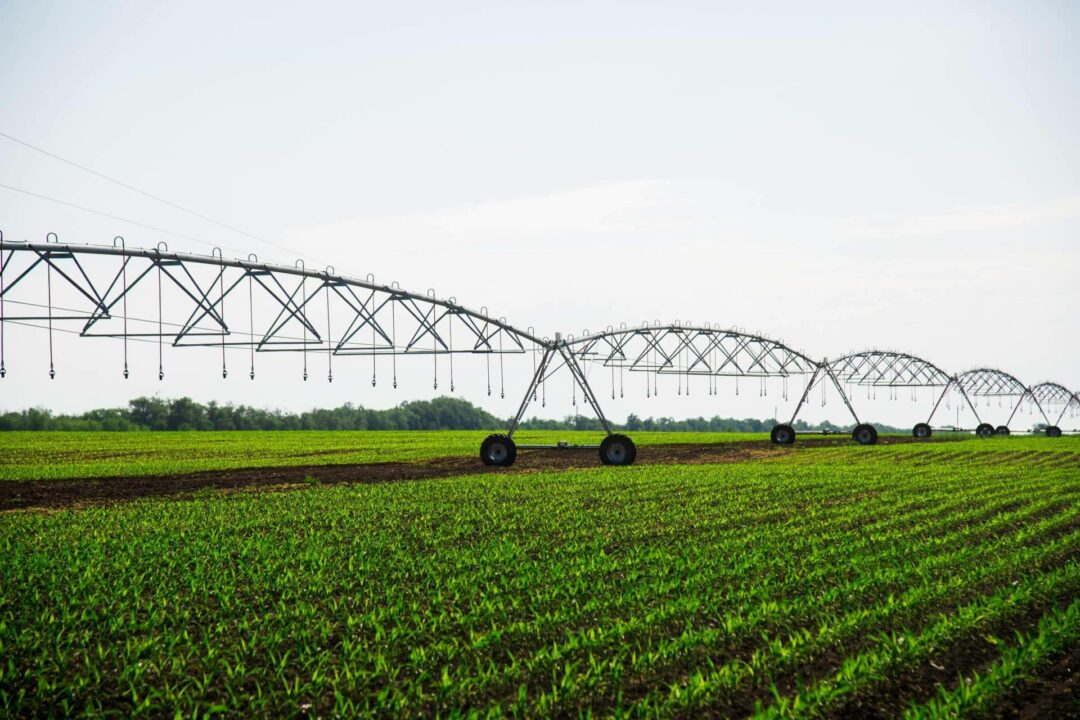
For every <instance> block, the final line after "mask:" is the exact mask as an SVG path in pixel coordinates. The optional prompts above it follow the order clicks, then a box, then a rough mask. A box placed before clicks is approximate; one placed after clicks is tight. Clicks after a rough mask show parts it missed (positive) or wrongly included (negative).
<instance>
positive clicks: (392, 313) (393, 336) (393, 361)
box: [390, 297, 454, 390]
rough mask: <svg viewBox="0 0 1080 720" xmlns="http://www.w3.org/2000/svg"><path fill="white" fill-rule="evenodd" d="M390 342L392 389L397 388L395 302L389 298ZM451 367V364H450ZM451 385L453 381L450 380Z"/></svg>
mask: <svg viewBox="0 0 1080 720" xmlns="http://www.w3.org/2000/svg"><path fill="white" fill-rule="evenodd" d="M390 344H391V345H393V346H394V348H393V350H394V351H393V352H392V353H390V369H391V371H392V373H393V375H394V389H395V390H397V302H396V301H395V300H394V299H393V298H392V297H391V298H390ZM451 367H453V366H451ZM450 384H451V385H453V384H454V381H453V380H451V381H450Z"/></svg>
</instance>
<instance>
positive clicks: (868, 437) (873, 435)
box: [851, 423, 877, 445]
mask: <svg viewBox="0 0 1080 720" xmlns="http://www.w3.org/2000/svg"><path fill="white" fill-rule="evenodd" d="M851 437H852V439H853V440H855V442H857V443H859V444H860V445H876V444H877V430H876V429H875V428H874V426H873V425H869V424H867V423H863V424H862V425H859V426H858V427H856V428H855V429H854V430H852V431H851Z"/></svg>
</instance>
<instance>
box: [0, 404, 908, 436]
mask: <svg viewBox="0 0 1080 720" xmlns="http://www.w3.org/2000/svg"><path fill="white" fill-rule="evenodd" d="M508 422H509V421H508V420H507V419H504V418H499V417H496V416H495V415H492V414H491V413H489V412H487V411H486V410H484V409H482V408H479V407H476V406H475V405H473V404H472V403H470V402H468V401H466V400H461V399H458V398H450V397H439V398H435V399H434V400H414V401H410V402H404V403H402V404H400V405H398V406H397V407H393V408H388V409H385V410H373V409H370V408H365V407H361V406H358V405H353V404H351V403H345V404H344V405H342V406H341V407H337V408H330V409H316V410H308V411H306V412H301V413H292V412H284V411H282V410H266V409H263V408H256V407H250V406H248V405H233V404H225V405H219V404H218V403H216V402H213V401H211V402H209V403H207V404H205V405H204V404H202V403H197V402H195V401H194V400H192V399H191V398H187V397H181V398H176V399H162V398H157V397H139V398H135V399H134V400H132V401H131V402H129V403H128V405H127V407H125V408H102V409H98V410H90V411H88V412H84V413H81V414H78V415H65V414H54V413H52V412H50V411H49V410H46V409H42V408H31V409H29V410H22V411H17V412H6V413H0V432H2V431H13V430H104V431H115V432H123V431H139V430H177V431H180V430H503V429H505V428H506V426H507V424H508ZM775 424H776V421H775V420H757V419H754V418H746V419H742V420H740V419H736V418H722V417H719V416H714V417H712V418H704V417H697V418H686V419H683V420H676V419H674V418H668V417H660V418H651V417H649V418H644V419H642V418H640V417H638V416H637V415H633V414H631V415H630V416H629V417H628V418H627V420H626V422H625V423H622V424H620V425H618V426H617V427H618V429H620V430H625V431H627V432H633V431H639V430H644V431H660V432H665V431H666V432H768V431H769V430H770V429H771V428H772V426H773V425H775ZM822 427H827V428H828V429H831V430H836V431H842V430H843V429H845V428H842V427H840V426H836V425H832V424H831V423H827V422H826V423H822V424H821V425H816V426H813V427H811V426H810V425H807V424H806V423H805V422H803V421H801V420H800V421H799V422H797V423H796V424H795V429H796V430H803V431H805V430H810V429H820V428H822ZM521 428H522V429H525V430H600V429H601V427H600V422H599V421H598V420H597V419H596V418H594V417H586V416H583V415H575V416H567V417H565V418H563V419H561V420H544V419H540V418H533V419H531V420H526V421H525V422H523V423H522V424H521ZM878 429H879V431H882V432H889V431H891V430H892V428H884V427H882V426H878Z"/></svg>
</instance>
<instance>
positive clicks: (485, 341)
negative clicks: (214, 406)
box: [0, 233, 1080, 466]
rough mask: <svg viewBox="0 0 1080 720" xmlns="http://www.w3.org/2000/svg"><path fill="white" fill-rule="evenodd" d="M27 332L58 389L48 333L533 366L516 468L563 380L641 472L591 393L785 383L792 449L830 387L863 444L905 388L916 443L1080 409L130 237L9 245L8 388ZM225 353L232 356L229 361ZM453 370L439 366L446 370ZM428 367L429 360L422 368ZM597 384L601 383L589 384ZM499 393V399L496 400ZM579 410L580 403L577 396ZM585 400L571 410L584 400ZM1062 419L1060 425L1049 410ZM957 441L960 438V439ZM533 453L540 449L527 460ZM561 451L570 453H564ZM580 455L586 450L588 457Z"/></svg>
mask: <svg viewBox="0 0 1080 720" xmlns="http://www.w3.org/2000/svg"><path fill="white" fill-rule="evenodd" d="M16 325H21V326H32V327H38V328H41V329H43V330H45V331H46V332H47V334H48V350H49V376H50V377H55V376H56V373H57V365H56V362H55V360H56V358H55V357H54V352H53V348H54V344H53V335H54V333H57V332H65V333H74V334H77V335H79V336H80V337H104V338H112V339H115V340H117V341H119V342H120V343H122V344H123V354H124V368H123V374H124V377H125V378H126V377H128V373H129V370H128V363H127V357H128V343H129V342H144V343H146V342H150V343H154V344H156V345H157V348H158V353H157V354H158V379H159V380H164V378H165V374H166V368H165V365H164V354H163V348H164V346H165V345H168V346H170V347H174V348H185V347H201V348H204V349H211V350H213V349H216V351H217V352H219V353H220V357H221V374H222V376H223V377H227V376H228V375H229V372H230V362H231V363H232V364H235V363H236V356H237V353H236V352H235V351H237V350H239V351H241V352H240V353H239V354H240V355H242V356H244V362H242V363H241V368H240V370H241V372H244V373H245V374H247V375H248V376H249V377H250V378H251V379H254V378H255V375H256V356H257V355H258V354H260V353H269V352H287V353H297V354H299V355H301V356H302V357H303V363H302V366H303V379H304V380H307V379H308V377H309V364H310V372H311V373H314V372H316V369H315V368H316V367H318V368H319V370H318V372H320V373H321V372H322V371H323V370H325V373H326V379H327V380H328V381H332V380H333V377H334V368H335V365H334V361H335V360H338V361H339V362H341V361H344V359H345V358H349V357H353V356H357V357H361V358H363V357H367V358H369V359H370V361H371V366H370V369H371V371H372V384H373V385H374V384H375V383H376V381H377V377H376V364H375V359H376V358H378V357H380V356H386V357H388V358H391V368H390V372H391V375H392V377H391V381H392V382H393V384H394V387H397V358H404V357H408V356H414V357H419V358H423V357H426V358H427V360H426V362H430V363H432V368H433V371H434V379H433V385H434V388H435V389H438V387H439V377H440V369H441V370H442V372H444V373H445V377H447V378H448V380H449V385H448V386H449V388H450V389H451V390H453V389H454V358H455V356H458V357H459V358H460V357H461V356H463V355H465V356H472V357H476V356H480V357H484V358H485V362H486V363H487V365H488V377H489V382H488V394H491V380H490V378H491V375H492V364H493V363H498V366H497V369H496V372H497V373H498V377H502V362H503V358H505V357H507V356H511V355H523V354H530V355H531V356H532V375H531V380H530V382H529V385H528V387H527V389H526V392H525V394H524V396H523V397H522V400H521V403H520V405H519V406H518V410H517V413H516V414H515V416H514V418H513V419H512V420H511V423H510V426H509V428H508V430H507V432H506V433H505V434H497V435H492V436H490V437H488V438H487V439H486V440H485V441H484V443H483V444H482V446H481V449H480V458H481V461H482V462H484V463H485V464H488V465H495V466H508V465H511V464H513V462H514V459H515V458H516V456H517V450H518V449H519V446H517V445H516V444H515V442H514V439H513V436H514V433H515V431H516V430H517V428H518V426H519V424H520V422H521V420H522V418H523V417H524V415H525V412H526V410H527V409H528V407H529V405H530V403H532V402H535V401H537V399H538V391H540V390H541V389H542V388H544V387H545V383H546V382H547V380H548V379H549V378H550V377H551V376H552V375H553V374H555V373H557V372H561V371H566V373H567V374H568V375H569V376H570V377H571V379H572V381H573V387H574V388H575V392H576V391H580V392H581V396H582V399H583V401H584V403H585V404H586V405H588V406H589V407H590V408H591V409H592V411H593V412H594V413H595V414H596V416H597V418H598V419H599V420H600V423H601V425H602V426H603V428H604V430H605V433H606V437H605V439H604V441H603V442H602V443H600V445H599V446H589V447H592V448H593V449H596V450H599V454H600V459H601V462H603V463H605V464H609V465H628V464H631V463H633V461H634V458H635V456H636V448H635V446H634V443H633V442H632V441H631V440H630V438H628V437H626V436H625V435H621V434H618V433H616V432H614V430H613V428H612V425H611V423H610V422H609V421H608V419H607V417H606V416H605V415H604V413H603V410H602V409H601V402H600V397H599V396H598V394H597V391H596V388H599V387H601V384H602V380H603V379H605V378H610V394H611V398H612V399H614V398H615V397H616V395H618V396H619V397H622V396H624V394H625V393H626V392H627V388H628V386H632V382H631V380H630V378H632V377H637V378H644V380H645V383H644V385H645V387H644V391H645V392H644V394H645V395H646V397H649V396H652V395H656V394H658V392H659V389H660V388H659V384H658V383H657V379H658V378H659V377H660V376H674V377H675V378H676V379H677V382H678V386H677V390H676V392H677V393H678V394H683V393H684V392H685V393H686V394H687V395H689V394H690V393H691V391H692V390H691V388H692V386H693V387H694V390H693V392H696V393H704V394H706V395H717V394H719V383H720V380H721V378H734V381H735V392H736V394H738V392H739V385H738V383H739V379H740V378H741V379H744V380H745V381H747V383H748V384H749V385H750V388H748V389H749V390H750V391H751V392H752V391H753V385H754V384H755V383H757V384H758V392H759V394H761V395H766V394H768V381H769V380H777V381H778V382H779V384H780V386H781V387H780V394H781V396H782V398H783V399H784V400H785V401H786V400H788V398H789V381H792V380H795V381H796V382H797V383H798V384H800V385H801V394H800V393H799V390H798V389H795V392H794V393H792V397H794V396H795V395H799V398H798V401H797V403H796V405H795V409H794V413H793V414H792V416H791V420H790V421H789V422H788V423H783V424H780V425H777V426H776V427H774V428H773V430H772V440H773V442H774V443H777V444H781V445H788V444H791V443H793V442H794V441H795V435H796V433H795V430H794V424H795V420H796V419H797V417H798V414H799V412H800V410H801V409H802V407H803V406H804V405H806V404H808V402H809V398H810V396H811V393H812V391H814V390H815V389H820V390H821V392H822V403H823V404H824V402H825V390H826V388H828V387H832V388H834V389H835V391H836V392H837V393H838V394H839V396H840V398H841V400H842V401H843V404H844V406H845V407H846V409H847V411H848V412H849V413H850V414H851V416H852V418H853V419H854V421H855V430H854V431H853V433H852V436H853V438H854V439H855V441H857V442H859V443H861V444H866V445H870V444H874V443H875V442H876V441H877V431H876V430H875V429H874V427H873V426H872V425H869V424H867V423H863V422H861V421H860V419H859V416H858V414H857V413H856V410H855V407H854V405H853V400H855V399H856V396H857V390H856V389H865V390H866V391H867V393H868V396H869V397H873V396H874V395H875V394H876V391H877V390H878V389H883V388H884V389H887V391H888V392H890V393H891V394H898V393H899V392H900V391H901V390H904V389H907V390H910V391H911V392H913V393H914V392H915V390H916V389H917V388H923V387H925V388H931V389H933V391H934V392H935V393H937V390H938V389H940V394H939V395H938V398H937V401H936V403H935V405H934V410H933V411H932V412H931V414H930V417H929V418H927V421H926V422H925V423H919V424H918V425H916V426H915V428H914V429H913V431H912V432H913V434H914V435H915V436H916V437H930V435H931V433H932V427H931V425H930V423H931V421H932V420H933V416H934V414H935V413H936V412H937V410H938V407H939V405H940V404H941V401H942V400H943V399H944V398H945V396H946V395H947V394H949V393H950V392H956V393H958V394H959V395H960V396H961V397H962V398H963V400H964V401H965V402H966V403H967V405H968V406H969V407H970V408H971V410H972V411H973V412H974V413H975V417H976V419H977V421H978V427H977V428H975V432H976V433H977V434H979V435H980V436H983V437H989V436H990V435H994V434H1007V433H1008V432H1009V428H1008V423H1006V424H1005V425H1003V426H999V427H997V428H994V427H993V426H991V425H989V424H988V423H984V422H983V421H982V420H981V418H980V417H979V413H978V410H977V407H976V405H977V403H976V400H977V399H978V398H986V397H997V398H999V399H1002V398H1008V399H1010V400H1012V399H1015V405H1014V406H1013V409H1012V415H1010V417H1009V421H1010V422H1011V420H1012V418H1013V417H1014V416H1015V414H1016V411H1017V410H1018V409H1019V408H1020V406H1021V405H1022V404H1023V403H1024V402H1030V403H1032V404H1033V405H1034V406H1035V407H1037V408H1038V410H1039V412H1040V414H1041V415H1042V417H1043V419H1044V420H1046V425H1047V431H1046V433H1047V434H1048V435H1050V436H1058V435H1060V434H1061V430H1060V428H1059V427H1058V425H1059V423H1060V422H1061V420H1062V418H1064V417H1065V414H1066V413H1067V412H1069V411H1072V412H1074V413H1075V412H1076V411H1077V410H1078V409H1080V396H1078V395H1077V394H1075V393H1072V392H1070V391H1069V390H1067V389H1066V388H1064V387H1062V386H1061V385H1057V384H1055V383H1042V384H1040V385H1037V386H1035V387H1033V388H1029V387H1027V386H1025V385H1024V384H1023V383H1021V382H1020V381H1019V380H1018V379H1016V378H1015V377H1013V376H1012V375H1010V374H1008V373H1005V372H1003V371H1000V370H994V369H990V368H978V369H975V370H969V371H967V372H965V373H961V374H959V375H950V374H948V373H946V372H945V371H944V370H942V369H941V368H939V367H938V366H936V365H934V364H933V363H931V362H929V361H927V360H924V359H922V358H918V357H915V356H913V355H908V354H905V353H901V352H896V351H892V350H889V351H882V350H868V351H865V352H859V353H852V354H849V355H844V356H841V357H839V358H836V359H833V360H831V361H830V360H828V359H822V360H814V359H812V358H811V357H810V356H809V355H807V354H806V353H803V352H801V351H797V350H794V349H792V348H791V347H790V346H789V345H787V344H785V343H784V342H783V341H781V340H776V339H772V338H770V337H769V336H767V335H760V334H752V333H746V332H743V331H742V330H736V329H730V328H724V327H721V326H716V325H711V324H709V323H705V324H703V325H694V324H691V323H672V324H666V325H665V324H660V323H658V322H657V323H653V324H651V325H650V324H648V323H643V324H642V325H640V326H626V325H622V326H620V327H618V328H615V327H610V326H609V327H608V328H607V329H605V330H604V331H602V332H597V333H590V332H588V331H585V332H584V333H582V334H581V335H580V336H576V337H575V336H573V335H566V336H565V337H564V336H563V335H562V334H560V333H556V334H555V338H554V340H551V339H549V338H547V337H539V336H537V334H536V333H535V332H534V331H533V329H532V328H527V329H524V330H523V329H521V328H518V327H516V326H514V325H511V324H510V323H508V322H507V321H506V319H505V318H503V317H493V316H491V315H490V314H489V313H488V310H487V308H480V309H479V310H474V309H470V308H467V307H465V306H463V305H460V304H459V303H458V302H457V300H456V299H455V298H453V297H450V298H445V299H444V298H440V297H438V296H436V294H435V292H434V291H433V290H428V291H427V292H425V293H416V292H410V291H408V290H405V289H403V288H401V287H400V286H399V285H398V284H397V283H391V284H389V285H386V284H380V283H377V282H376V281H375V278H374V277H373V276H371V275H368V276H367V277H366V278H363V279H358V278H352V277H348V276H345V275H341V274H338V273H337V272H336V271H335V270H334V268H333V267H327V268H324V269H322V270H315V269H308V268H306V267H305V266H304V264H303V262H302V261H300V260H298V261H297V262H296V263H295V264H294V265H276V264H272V263H266V262H261V261H259V259H258V258H257V257H255V256H254V255H250V256H248V257H247V258H246V259H230V258H226V257H224V256H223V254H222V253H221V251H220V250H218V249H216V248H215V250H214V252H213V253H212V254H211V255H197V254H189V253H177V252H170V251H169V249H168V247H167V246H166V245H165V244H164V243H161V244H159V245H158V247H157V248H152V249H147V248H133V247H127V246H126V244H125V242H124V240H123V238H119V237H118V238H116V239H115V240H114V241H113V243H112V244H111V245H67V244H61V243H60V242H58V241H57V238H56V236H55V235H54V234H52V233H50V234H49V235H48V236H47V237H46V241H45V242H42V243H34V242H11V241H7V240H4V239H3V234H2V233H0V378H3V377H6V376H7V374H8V367H7V365H6V364H5V357H4V353H5V351H6V350H7V348H6V346H5V333H4V329H5V327H7V326H16ZM227 350H232V351H234V352H231V353H227V352H226V351H227ZM440 358H442V359H443V360H442V365H440ZM414 362H423V360H414ZM590 369H591V370H592V372H593V373H594V374H595V373H596V371H597V370H599V374H601V376H602V378H601V381H600V382H598V381H597V380H596V378H595V377H594V379H593V380H592V381H590V379H589V375H590ZM500 392H502V390H501V389H500ZM575 397H576V396H575ZM575 402H576V401H575ZM1047 407H1052V408H1055V409H1056V408H1059V407H1060V408H1061V412H1060V414H1058V415H1057V416H1056V420H1055V421H1054V422H1051V421H1050V418H1049V416H1048V415H1047V413H1046V410H1045V408H1047ZM950 429H956V428H950ZM520 447H521V448H523V449H524V448H530V447H532V448H536V447H538V446H520ZM553 447H558V448H567V447H571V446H568V445H567V444H565V443H560V444H559V445H558V446H553ZM578 447H582V446H578Z"/></svg>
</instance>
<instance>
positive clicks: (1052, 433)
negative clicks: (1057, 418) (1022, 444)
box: [1046, 425, 1061, 438]
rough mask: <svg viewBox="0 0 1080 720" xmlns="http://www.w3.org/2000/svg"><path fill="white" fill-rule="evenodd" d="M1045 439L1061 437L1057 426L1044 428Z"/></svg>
mask: <svg viewBox="0 0 1080 720" xmlns="http://www.w3.org/2000/svg"><path fill="white" fill-rule="evenodd" d="M1046 437H1054V438H1057V437H1061V428H1059V427H1058V426H1057V425H1051V426H1049V427H1048V428H1046Z"/></svg>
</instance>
